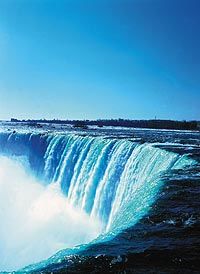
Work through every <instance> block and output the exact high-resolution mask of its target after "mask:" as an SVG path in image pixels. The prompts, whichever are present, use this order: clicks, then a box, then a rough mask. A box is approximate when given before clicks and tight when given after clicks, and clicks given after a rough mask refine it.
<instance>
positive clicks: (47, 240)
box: [0, 133, 195, 270]
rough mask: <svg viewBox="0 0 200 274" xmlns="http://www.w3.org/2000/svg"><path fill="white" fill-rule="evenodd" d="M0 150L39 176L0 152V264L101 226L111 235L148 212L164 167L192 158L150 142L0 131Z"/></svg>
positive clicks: (41, 254) (44, 252)
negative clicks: (22, 159)
mask: <svg viewBox="0 0 200 274" xmlns="http://www.w3.org/2000/svg"><path fill="white" fill-rule="evenodd" d="M0 152H1V153H3V154H4V155H7V156H11V155H15V156H18V157H19V156H26V159H28V160H29V162H30V168H31V170H32V171H34V172H35V174H37V176H38V178H41V180H42V183H41V182H39V180H38V179H37V180H36V179H34V177H31V176H30V170H29V172H28V173H26V172H25V169H24V166H22V165H20V163H19V162H18V163H17V162H15V161H14V162H13V160H10V159H8V158H5V157H3V158H2V157H1V158H0V206H1V207H0V208H1V211H0V218H1V219H0V220H1V222H2V225H1V227H0V269H2V270H12V269H17V268H19V267H22V266H25V265H27V264H30V263H34V262H38V261H40V260H42V259H45V258H47V257H49V256H50V255H52V254H53V253H55V252H56V251H58V250H60V249H63V248H69V247H72V246H75V245H77V244H83V243H88V242H90V241H91V240H92V239H94V238H95V237H96V236H97V235H99V233H100V231H101V229H103V232H111V235H116V234H117V233H118V232H120V231H121V230H122V229H125V228H127V227H129V226H132V225H134V224H135V223H137V222H138V221H139V220H140V219H141V218H142V217H143V216H144V215H145V214H147V213H148V211H149V209H150V208H151V206H152V204H153V203H154V202H155V200H156V198H157V196H158V193H159V191H160V189H161V187H162V184H163V181H162V175H163V174H164V173H165V172H171V171H172V170H173V169H179V168H180V169H183V168H185V167H186V166H188V165H192V164H194V163H195V162H194V161H193V160H191V159H189V158H188V157H187V156H185V155H183V156H180V155H178V154H176V153H172V152H168V151H164V150H162V149H159V148H155V147H154V146H153V145H151V144H143V145H139V144H137V145H136V144H134V143H132V142H130V141H127V140H116V139H113V140H110V139H104V138H102V137H97V138H93V137H81V136H76V135H72V134H68V135H59V134H58V135H48V136H47V135H43V134H42V135H41V134H30V133H29V134H25V133H23V134H19V133H18V134H12V133H11V134H10V133H5V134H0ZM44 183H45V184H44ZM97 220H99V221H100V223H101V225H100V223H99V221H97Z"/></svg>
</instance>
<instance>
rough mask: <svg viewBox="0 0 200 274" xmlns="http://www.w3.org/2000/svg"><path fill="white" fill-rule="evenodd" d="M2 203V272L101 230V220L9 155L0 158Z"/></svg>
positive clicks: (95, 234) (14, 268)
mask: <svg viewBox="0 0 200 274" xmlns="http://www.w3.org/2000/svg"><path fill="white" fill-rule="evenodd" d="M0 202H1V207H0V220H1V225H0V271H12V270H16V269H18V268H21V267H23V266H25V265H28V264H31V263H35V262H39V261H41V260H43V259H45V258H48V257H49V256H51V255H52V254H54V253H55V252H57V251H58V250H60V249H63V248H67V247H72V246H75V245H78V244H82V243H86V242H89V241H90V240H92V239H93V238H95V237H96V236H97V235H98V234H99V233H100V225H99V223H98V222H97V221H95V220H94V219H91V218H90V217H89V216H88V215H86V214H85V213H83V212H80V211H78V210H75V209H74V208H73V207H72V206H71V205H69V204H68V202H67V199H66V197H64V196H63V195H62V194H61V191H60V189H59V186H58V185H56V184H51V185H49V186H47V187H44V186H43V185H41V184H39V183H38V182H37V181H36V179H35V178H34V177H33V176H30V175H28V174H27V173H26V171H25V169H24V167H23V166H22V164H21V163H19V162H16V161H15V160H12V159H9V158H6V157H0Z"/></svg>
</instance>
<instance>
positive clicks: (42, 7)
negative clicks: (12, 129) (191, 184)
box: [0, 0, 200, 120]
mask: <svg viewBox="0 0 200 274" xmlns="http://www.w3.org/2000/svg"><path fill="white" fill-rule="evenodd" d="M155 116H157V118H161V119H165V118H166V119H168V118H169V119H180V120H182V119H186V120H191V119H198V120H200V1H199V0H129V1H128V0H96V1H95V0H90V1H87V0H71V1H70V0H0V119H10V118H11V117H16V118H20V119H21V118H47V119H51V118H59V119H73V118H74V119H96V118H130V119H151V118H154V117H155Z"/></svg>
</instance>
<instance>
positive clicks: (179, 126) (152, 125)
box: [10, 118, 200, 130]
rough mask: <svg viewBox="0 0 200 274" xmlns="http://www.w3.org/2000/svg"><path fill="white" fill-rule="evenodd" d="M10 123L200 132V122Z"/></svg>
mask: <svg viewBox="0 0 200 274" xmlns="http://www.w3.org/2000/svg"><path fill="white" fill-rule="evenodd" d="M10 122H15V123H28V124H30V125H32V126H34V125H35V126H37V125H39V124H42V123H49V124H61V125H64V124H68V125H72V126H74V127H76V128H84V129H87V127H88V126H98V127H104V126H112V127H127V128H149V129H175V130H199V129H200V123H199V122H198V121H176V120H157V119H152V120H129V119H99V120H58V119H53V120H46V119H27V120H24V119H23V120H19V119H16V118H11V120H10Z"/></svg>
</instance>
